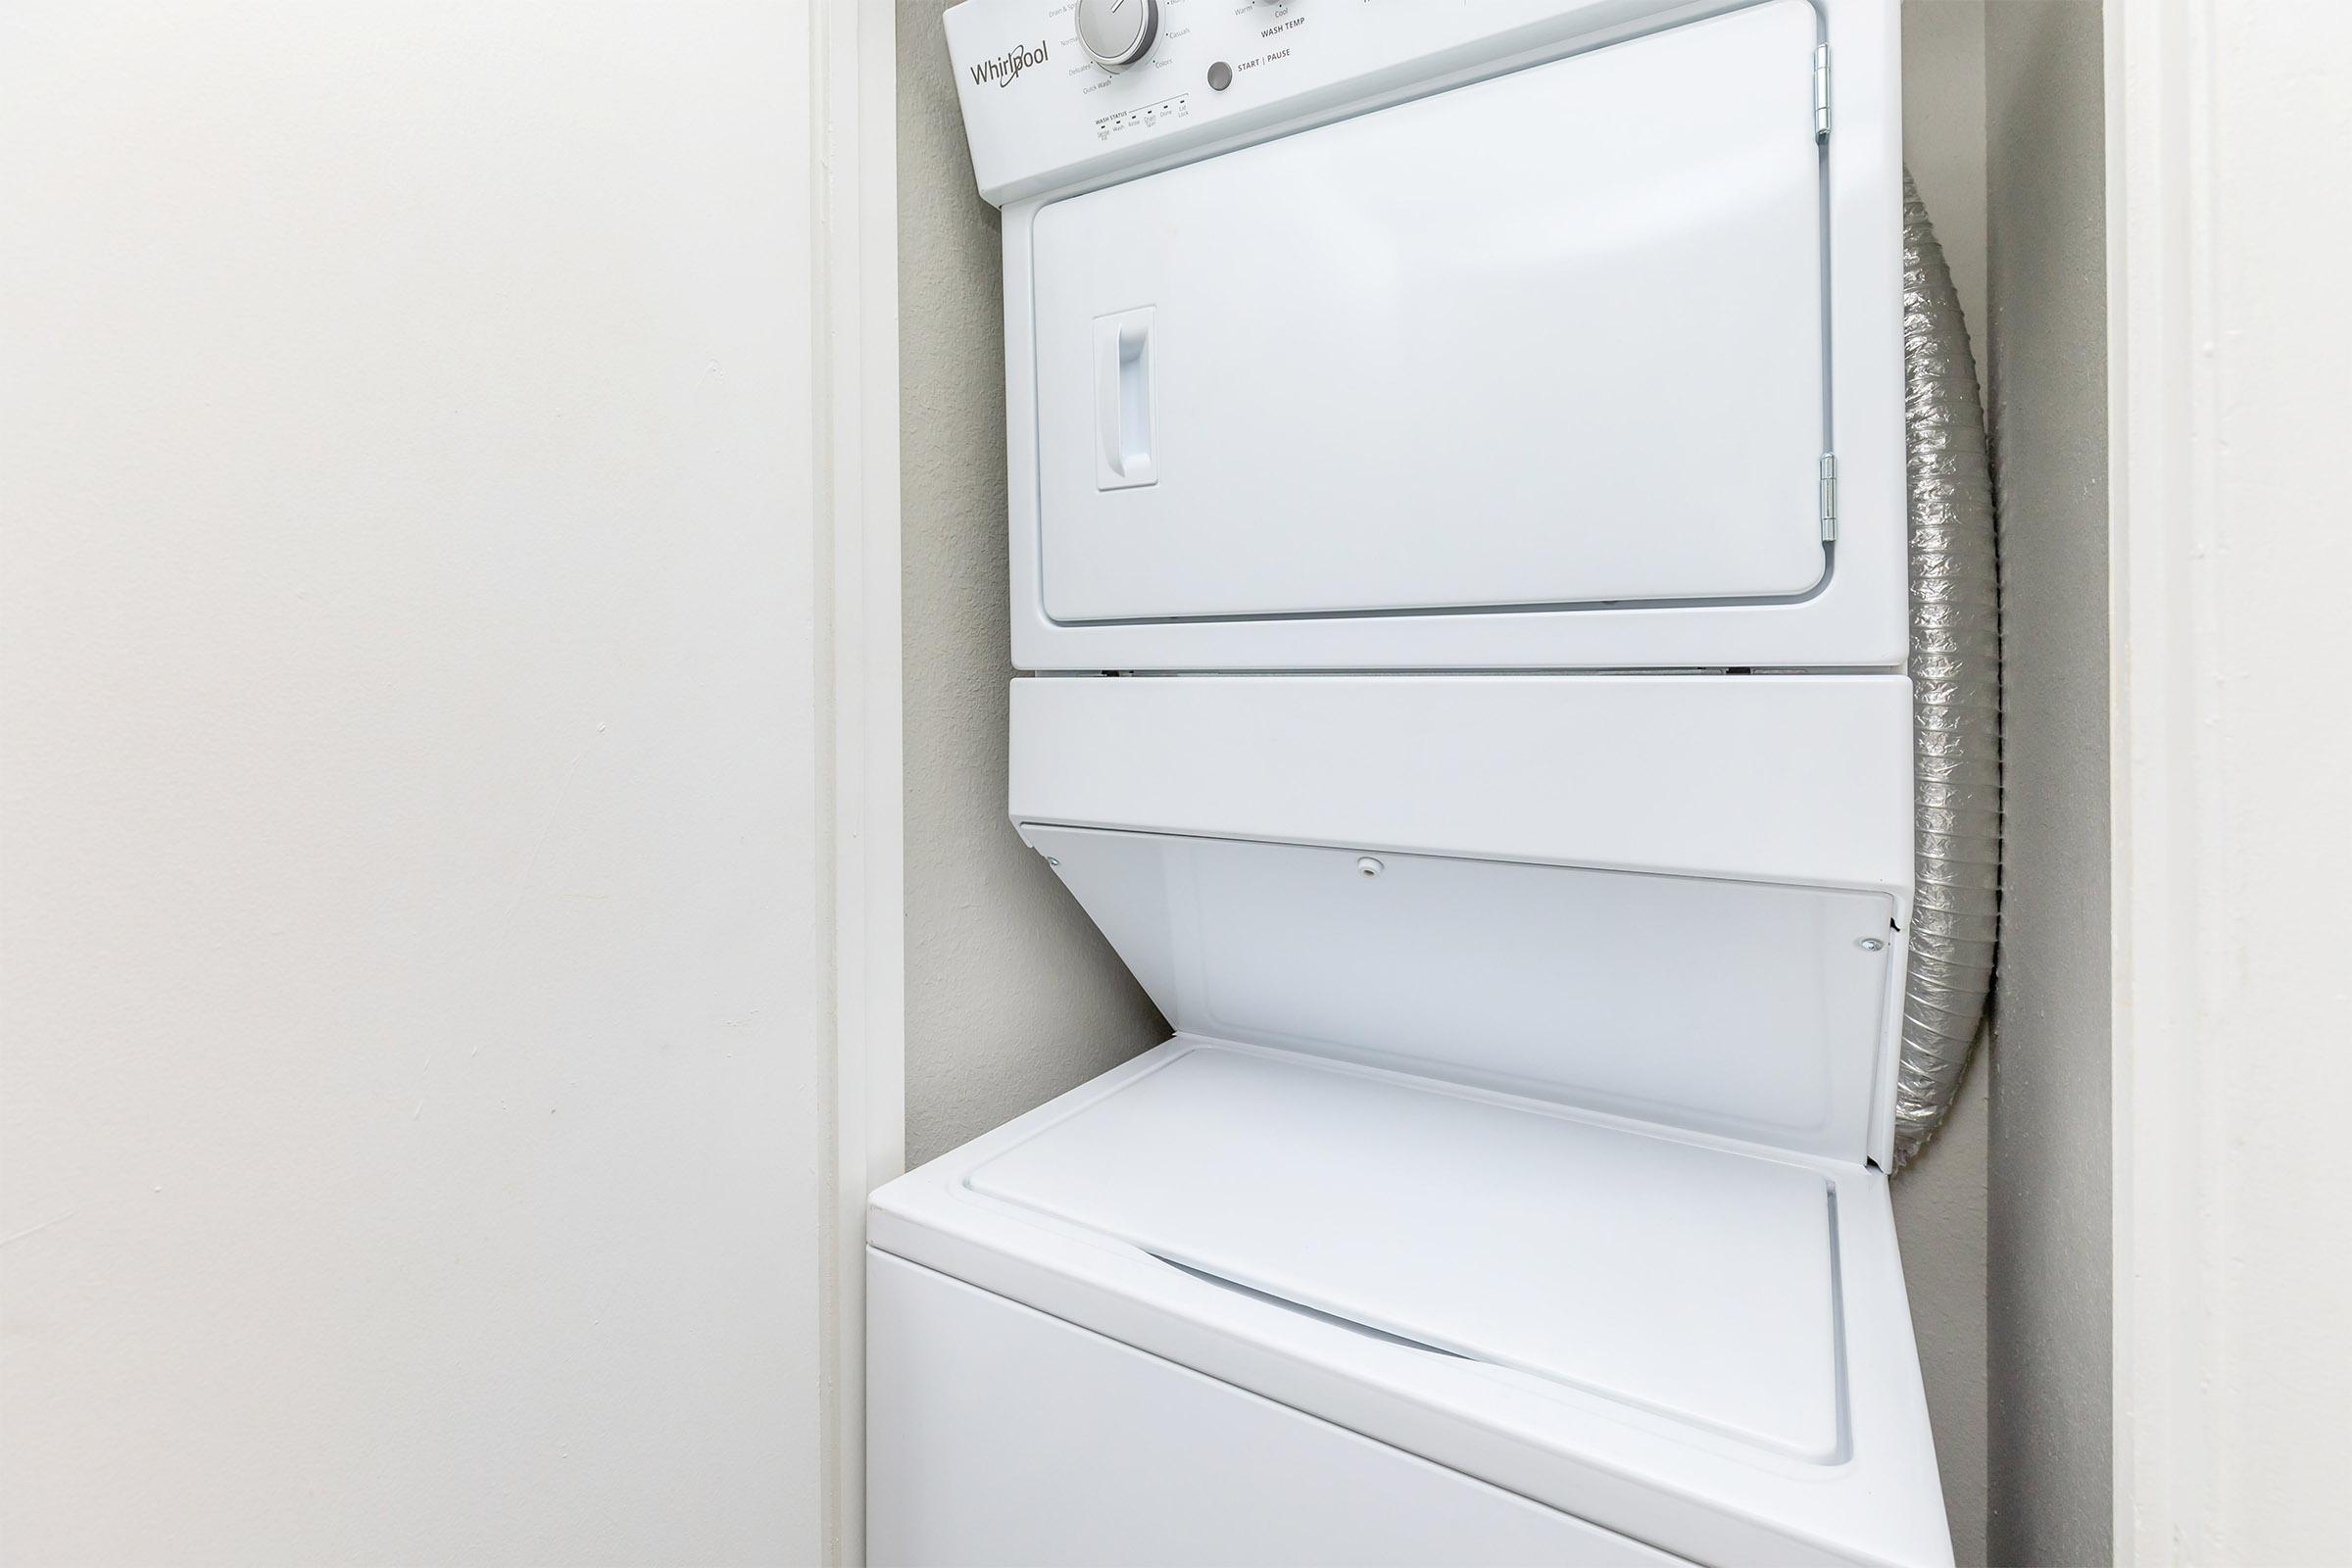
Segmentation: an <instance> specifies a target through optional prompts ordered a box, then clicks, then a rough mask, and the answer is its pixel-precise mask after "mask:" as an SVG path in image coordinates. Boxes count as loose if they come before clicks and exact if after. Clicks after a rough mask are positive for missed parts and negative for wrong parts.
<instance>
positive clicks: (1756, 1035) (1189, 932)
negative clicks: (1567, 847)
mask: <svg viewBox="0 0 2352 1568" xmlns="http://www.w3.org/2000/svg"><path fill="white" fill-rule="evenodd" d="M1021 836H1022V837H1023V838H1024V839H1025V840H1027V841H1028V843H1029V844H1030V845H1031V846H1032V847H1034V848H1035V849H1037V850H1038V851H1039V853H1041V854H1043V855H1044V856H1045V857H1046V858H1047V860H1048V861H1049V862H1050V863H1051V864H1052V865H1053V866H1054V870H1055V871H1056V872H1057V873H1058V874H1059V875H1060V877H1061V879H1062V882H1063V884H1064V885H1065V886H1067V887H1068V888H1069V890H1070V892H1071V893H1072V894H1073V895H1074V896H1075V897H1076V898H1077V900H1078V902H1079V903H1080V904H1081V905H1083V906H1085V907H1086V911H1087V913H1088V914H1089V915H1091V916H1092V917H1093V918H1094V921H1095V923H1096V924H1097V925H1098V926H1100V927H1101V928H1102V930H1103V935H1104V936H1106V937H1108V938H1109V939H1110V944H1111V946H1112V947H1114V948H1116V949H1117V950H1118V954H1119V956H1120V957H1121V958H1122V959H1124V960H1125V961H1126V964H1127V966H1128V968H1130V969H1132V970H1133V971H1134V972H1135V976H1136V978H1137V979H1138V980H1140V981H1142V982H1143V985H1144V989H1145V990H1146V991H1147V992H1149V993H1150V994H1151V997H1152V1001H1153V1002H1154V1003H1156V1004H1158V1005H1159V1009H1160V1011H1161V1013H1162V1014H1163V1015H1165V1016H1166V1017H1167V1019H1168V1020H1169V1022H1171V1023H1173V1024H1174V1025H1175V1026H1176V1027H1177V1029H1179V1030H1181V1031H1183V1032H1185V1033H1187V1034H1194V1035H1201V1036H1204V1037H1206V1038H1209V1039H1212V1040H1236V1041H1244V1042H1247V1043H1249V1044H1251V1045H1263V1046H1276V1047H1281V1048H1283V1049H1286V1050H1294V1051H1306V1052H1312V1053H1315V1054H1322V1055H1331V1056H1339V1057H1344V1058H1346V1059H1348V1060H1353V1061H1358V1062H1363V1063H1367V1064H1369V1065H1373V1066H1381V1067H1394V1068H1398V1069H1401V1070H1403V1071H1406V1072H1410V1073H1415V1074H1422V1075H1426V1076H1429V1077H1432V1078H1437V1079H1443V1080H1446V1081H1449V1082H1455V1083H1462V1084H1468V1085H1473V1086H1477V1087H1483V1088H1488V1089H1498V1090H1504V1091H1507V1092H1510V1093H1513V1094H1520V1095H1528V1096H1531V1097H1534V1098H1538V1099H1544V1100H1554V1101H1560V1102H1563V1103H1569V1104H1575V1105H1581V1106H1585V1107H1587V1108H1590V1109H1593V1110H1600V1111H1606V1112H1609V1113H1611V1114H1615V1115H1622V1116H1628V1117H1634V1118H1637V1119H1639V1120H1642V1121H1646V1122H1656V1123H1660V1124H1662V1125H1666V1126H1672V1127H1680V1128H1687V1129H1690V1130H1691V1131H1695V1132H1704V1133H1718V1134H1722V1135H1724V1136H1726V1137H1731V1138H1738V1139H1742V1140H1746V1141H1748V1142H1753V1143H1759V1144H1769V1145H1773V1146H1775V1147H1779V1148H1784V1149H1789V1150H1795V1151H1801V1152H1807V1153H1814V1154H1825V1155H1829V1156H1831V1157H1834V1158H1842V1159H1851V1160H1855V1161H1859V1160H1862V1159H1864V1158H1866V1157H1868V1152H1869V1149H1870V1142H1871V1138H1872V1135H1873V1131H1874V1127H1875V1125H1876V1123H1877V1122H1878V1121H1879V1120H1880V1119H1882V1118H1883V1113H1884V1109H1885V1103H1886V1101H1887V1093H1888V1089H1887V1084H1886V1082H1885V1080H1884V1078H1883V1071H1884V1067H1885V1063H1886V1058H1887V1042H1888V1041H1889V1040H1890V1038H1891V1032H1890V1025H1891V1021H1892V1020H1891V1017H1890V1014H1889V999H1890V990H1891V982H1892V975H1893V973H1894V960H1895V959H1896V958H1897V956H1899V952H1898V945H1897V943H1898V934H1897V933H1896V932H1895V931H1894V930H1893V928H1892V917H1893V911H1894V906H1893V901H1892V900H1891V899H1890V898H1889V897H1887V895H1886V894H1883V893H1869V892H1862V891H1858V890H1853V889H1841V888H1821V887H1797V886H1789V885H1785V884H1780V883H1769V882H1739V881H1730V880H1723V879H1716V878H1709V877H1694V876H1653V875H1645V874H1637V873H1631V872H1621V871H1600V870H1592V869H1588V868H1584V867H1578V866H1561V865H1540V864H1531V863H1526V862H1521V861H1511V860H1490V859H1477V858H1466V857H1461V858H1457V857H1450V856H1430V855H1404V854H1397V853H1394V852H1392V851H1389V850H1386V849H1381V848H1378V847H1371V848H1369V849H1367V850H1363V851H1359V850H1355V849H1334V848H1330V847H1326V846H1318V845H1301V844H1266V843H1257V842H1252V841H1250V840H1243V839H1224V838H1208V837H1195V836H1189V835H1183V834H1167V833H1137V832H1104V831H1101V830H1097V829H1091V828H1072V827H1059V826H1051V825H1047V824H1042V823H1036V822H1024V823H1022V824H1021Z"/></svg>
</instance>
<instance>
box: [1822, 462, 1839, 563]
mask: <svg viewBox="0 0 2352 1568" xmlns="http://www.w3.org/2000/svg"><path fill="white" fill-rule="evenodd" d="M1837 537H1838V457H1837V454H1835V453H1832V452H1825V453H1823V454H1822V455H1821V541H1822V543H1823V544H1828V543H1829V542H1830V541H1831V540H1833V539H1836V538H1837Z"/></svg>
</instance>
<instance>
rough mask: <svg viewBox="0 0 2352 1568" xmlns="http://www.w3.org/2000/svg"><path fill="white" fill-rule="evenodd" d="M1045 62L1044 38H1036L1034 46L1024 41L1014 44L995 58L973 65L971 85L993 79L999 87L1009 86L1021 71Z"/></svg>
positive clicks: (978, 84)
mask: <svg viewBox="0 0 2352 1568" xmlns="http://www.w3.org/2000/svg"><path fill="white" fill-rule="evenodd" d="M1045 63H1046V40H1045V39H1043V38H1040V39H1038V40H1037V45H1036V47H1035V48H1032V47H1030V46H1029V45H1028V44H1025V43H1024V44H1016V45H1015V46H1013V47H1012V48H1011V49H1008V50H1006V51H1005V53H1003V54H1001V55H999V56H997V58H996V59H994V60H983V61H981V62H980V63H979V64H978V65H976V66H974V67H973V68H972V85H973V86H975V87H977V86H980V85H981V84H982V83H984V82H991V81H993V82H995V83H996V84H997V85H998V86H1000V87H1009V86H1011V85H1012V84H1013V81H1014V80H1015V78H1017V77H1018V76H1019V75H1020V73H1022V72H1024V71H1027V70H1028V69H1029V68H1030V67H1031V66H1042V65H1044V64H1045Z"/></svg>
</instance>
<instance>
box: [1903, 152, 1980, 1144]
mask: <svg viewBox="0 0 2352 1568" xmlns="http://www.w3.org/2000/svg"><path fill="white" fill-rule="evenodd" d="M1903 382H1904V388H1903V390H1904V408H1903V414H1904V425H1905V430H1906V436H1907V440H1906V447H1907V450H1908V455H1909V462H1908V465H1907V471H1908V483H1909V490H1910V503H1911V683H1912V699H1911V703H1912V724H1913V736H1912V746H1913V748H1914V754H1915V762H1916V769H1915V780H1914V784H1913V789H1914V791H1915V794H1914V800H1913V804H1914V815H1915V821H1916V828H1915V834H1916V838H1917V847H1916V854H1917V879H1918V884H1919V894H1918V902H1917V904H1916V905H1915V907H1913V909H1912V914H1911V956H1910V968H1909V972H1908V973H1907V974H1906V975H1905V976H1904V982H1903V1046H1902V1062H1901V1066H1900V1068H1899V1070H1898V1075H1897V1078H1896V1083H1895V1098H1894V1168H1895V1169H1897V1170H1900V1169H1901V1168H1902V1167H1903V1165H1904V1164H1905V1163H1906V1162H1907V1161H1908V1160H1909V1159H1910V1158H1911V1156H1912V1155H1914V1154H1916V1153H1918V1152H1920V1150H1921V1149H1922V1148H1924V1147H1926V1145H1927V1142H1928V1140H1929V1139H1930V1138H1931V1137H1933V1136H1934V1135H1935V1132H1936V1127H1937V1126H1939V1125H1940V1124H1941V1123H1942V1121H1943V1118H1944V1113H1945V1112H1946V1111H1948V1110H1949V1109H1950V1108H1951V1103H1952V1096H1953V1095H1954V1094H1955V1093H1956V1092H1957V1091H1958V1090H1959V1087H1960V1078H1961V1075H1962V1074H1963V1073H1964V1072H1966V1071H1967V1069H1968V1057H1969V1053H1970V1051H1971V1050H1972V1049H1973V1048H1974V1046H1975V1044H1976V1038H1977V1026H1978V1024H1979V1023H1980V1022H1981V1021H1982V1020H1983V1018H1984V1015H1985V993H1986V991H1987V990H1988V989H1989V988H1990V986H1991V984H1992V965H1993V952H1994V943H1995V940H1996V938H1997V936H1998V927H1997V925H1996V923H1995V922H1996V920H1997V917H1998V913H1999V904H2000V859H2001V670H2000V660H2001V641H2000V626H2001V607H2000V597H1999V592H1998V581H1999V579H1998V576H1997V574H1996V569H1995V557H1994V545H1993V511H1992V474H1991V466H1990V464H1989V463H1988V461H1987V459H1986V454H1985V406H1984V404H1983V402H1982V401H1981V400H1980V398H1979V396H1978V392H1977V368H1976V361H1975V360H1974V359H1972V358H1971V357H1970V355H1969V349H1968V324H1967V322H1966V321H1965V320H1963V319H1961V315H1960V297H1959V295H1958V294H1956V293H1955V292H1953V289H1952V274H1951V270H1950V269H1949V268H1947V267H1946V266H1945V265H1944V261H1943V247H1942V246H1940V245H1938V244H1936V230H1935V227H1934V226H1933V225H1932V224H1930V223H1929V221H1928V210H1927V208H1926V207H1924V206H1922V205H1921V203H1920V200H1919V192H1918V191H1917V190H1915V189H1913V188H1912V184H1911V176H1910V174H1909V173H1907V172H1906V173H1905V174H1904V175H1903Z"/></svg>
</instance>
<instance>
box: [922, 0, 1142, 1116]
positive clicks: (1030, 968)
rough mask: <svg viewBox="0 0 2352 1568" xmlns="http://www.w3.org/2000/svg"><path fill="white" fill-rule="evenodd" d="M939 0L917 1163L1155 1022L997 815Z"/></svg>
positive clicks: (926, 176)
mask: <svg viewBox="0 0 2352 1568" xmlns="http://www.w3.org/2000/svg"><path fill="white" fill-rule="evenodd" d="M945 9H946V7H945V5H944V4H943V3H941V0H904V3H902V4H901V5H900V6H899V10H898V23H899V125H898V129H899V291H900V293H899V370H900V378H901V384H900V394H899V398H900V402H899V406H900V411H901V413H900V419H901V426H900V441H901V448H900V451H901V459H900V462H901V480H902V483H903V486H904V494H903V498H902V499H903V512H904V516H905V538H904V545H905V550H904V560H905V563H906V565H905V584H904V592H905V598H904V601H903V611H904V615H905V625H906V641H905V656H906V688H905V691H906V713H907V734H906V742H907V1159H908V1160H909V1161H910V1162H919V1161H921V1160H924V1159H928V1158H930V1157H931V1156H932V1155H934V1154H938V1153H941V1152H945V1151H947V1150H950V1149H953V1148H955V1147H956V1145H957V1144H960V1143H962V1142H964V1141H965V1140H967V1139H969V1138H972V1137H975V1136H977V1135H978V1134H980V1133H982V1132H985V1131H987V1130H988V1129H989V1128H991V1127H995V1126H998V1125H999V1124H1001V1123H1003V1122H1005V1121H1007V1120H1009V1119H1011V1118H1012V1117H1014V1116H1016V1115H1019V1114H1020V1113H1021V1112H1023V1111H1025V1110H1028V1109H1030V1108H1032V1107H1033V1106H1036V1105H1039V1104H1042V1103H1045V1102H1046V1101H1048V1100H1051V1099H1052V1098H1053V1097H1054V1096H1055V1095H1057V1094H1060V1093H1061V1092H1062V1091H1063V1090H1065V1089H1070V1088H1074V1087H1075V1086H1077V1085H1078V1084H1081V1083H1084V1082H1085V1081H1086V1080H1087V1079H1089V1078H1092V1077H1094V1076H1095V1075H1096V1074H1097V1073H1100V1072H1103V1071H1104V1070H1105V1069H1107V1068H1109V1067H1112V1066H1115V1065H1116V1064H1117V1063H1119V1062H1120V1061H1123V1060H1125V1059H1126V1058H1127V1057H1129V1056H1131V1055H1133V1054H1135V1053H1137V1052H1139V1051H1142V1050H1145V1049H1146V1048H1148V1047H1151V1046H1153V1045H1156V1044H1158V1043H1159V1042H1160V1041H1161V1040H1164V1039H1166V1038H1167V1035H1168V1029H1167V1026H1166V1024H1165V1023H1163V1022H1162V1021H1161V1019H1160V1017H1159V1014H1158V1012H1157V1010H1156V1009H1154V1008H1153V1007H1152V1003H1151V1001H1150V999H1148V998H1147V997H1145V995H1144V994H1143V990H1142V988H1140V987H1139V986H1137V984H1136V983H1135V980H1134V977H1133V976H1131V975H1130V974H1128V972H1127V969H1126V966H1125V965H1123V964H1121V963H1120V962H1119V960H1118V958H1117V956H1115V955H1113V954H1112V953H1111V951H1110V947H1109V945H1108V944H1107V943H1105V942H1104V941H1103V937H1102V935H1101V933H1099V932H1098V931H1096V929H1095V927H1094V924H1093V922H1091V921H1089V920H1088V919H1087V918H1086V916H1085V915H1084V914H1083V913H1081V912H1080V911H1079V908H1078V907H1077V905H1076V904H1075V903H1073V902H1072V901H1071V899H1070V898H1069V896H1068V895H1067V894H1066V893H1064V892H1063V891H1062V888H1061V884H1060V882H1059V881H1058V880H1056V879H1055V878H1054V875H1053V874H1052V873H1051V872H1050V871H1048V870H1047V869H1046V866H1045V863H1044V862H1043V861H1042V860H1040V859H1039V858H1037V857H1036V856H1035V855H1033V854H1031V853H1030V851H1029V850H1028V848H1027V847H1026V846H1025V845H1023V844H1022V843H1021V842H1020V840H1019V839H1018V838H1017V837H1016V836H1015V835H1014V834H1013V831H1012V827H1011V824H1010V823H1009V822H1008V821H1007V820H1006V817H1005V686H1006V682H1007V681H1009V680H1010V679H1011V677H1012V667H1011V664H1010V662H1009V655H1008V653H1007V648H1006V638H1007V630H1006V603H1005V572H1006V566H1005V339H1004V324H1003V316H1002V310H1003V305H1002V300H1001V293H1002V283H1001V276H1002V273H1001V268H1000V262H999V255H998V243H999V241H998V227H997V212H996V209H995V208H993V207H991V206H989V205H988V204H987V203H986V202H984V201H982V200H981V199H980V197H979V194H978V192H977V191H976V190H975V189H974V188H973V183H972V169H971V160H970V157H969V155H968V153H967V152H966V150H965V147H964V138H963V121H962V118H961V115H960V113H959V111H958V110H957V107H956V88H955V83H954V80H953V78H952V77H951V76H950V75H949V73H948V46H947V40H946V38H945V36H944V34H943V33H942V31H941V28H940V20H939V19H940V14H941V12H942V11H944V10H945Z"/></svg>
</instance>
